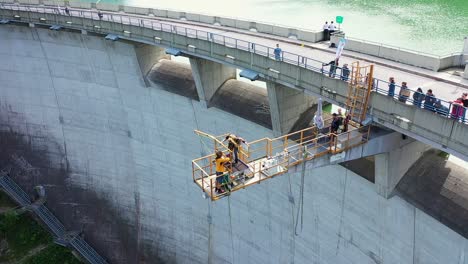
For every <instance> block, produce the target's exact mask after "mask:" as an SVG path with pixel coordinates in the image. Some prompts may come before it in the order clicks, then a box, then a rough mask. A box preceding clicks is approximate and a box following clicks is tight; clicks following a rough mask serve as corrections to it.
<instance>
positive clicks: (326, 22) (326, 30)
mask: <svg viewBox="0 0 468 264" xmlns="http://www.w3.org/2000/svg"><path fill="white" fill-rule="evenodd" d="M323 38H324V40H330V33H328V21H325V25H323Z"/></svg>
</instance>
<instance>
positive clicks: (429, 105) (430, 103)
mask: <svg viewBox="0 0 468 264" xmlns="http://www.w3.org/2000/svg"><path fill="white" fill-rule="evenodd" d="M435 102H436V97H435V95H434V94H433V93H432V89H429V90H427V93H426V97H424V109H427V110H430V111H433V112H435V109H434V104H435Z"/></svg>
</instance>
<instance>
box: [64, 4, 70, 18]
mask: <svg viewBox="0 0 468 264" xmlns="http://www.w3.org/2000/svg"><path fill="white" fill-rule="evenodd" d="M65 14H67V16H69V15H70V9H68V6H66V7H65Z"/></svg>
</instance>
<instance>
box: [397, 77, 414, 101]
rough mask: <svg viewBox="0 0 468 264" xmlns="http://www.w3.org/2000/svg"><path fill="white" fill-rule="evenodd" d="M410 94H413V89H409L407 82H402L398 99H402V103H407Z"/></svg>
mask: <svg viewBox="0 0 468 264" xmlns="http://www.w3.org/2000/svg"><path fill="white" fill-rule="evenodd" d="M410 95H411V91H410V90H409V89H408V86H407V85H406V82H402V83H401V88H400V93H399V97H398V101H400V102H402V103H406V100H408V98H409V96H410Z"/></svg>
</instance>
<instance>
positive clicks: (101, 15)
mask: <svg viewBox="0 0 468 264" xmlns="http://www.w3.org/2000/svg"><path fill="white" fill-rule="evenodd" d="M57 10H59V12H60V7H59V8H58V9H57ZM64 10H65V14H67V16H69V15H70V9H68V6H66V7H65V9H64ZM98 17H99V19H102V18H103V17H104V15H103V14H102V13H101V11H100V10H98Z"/></svg>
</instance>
